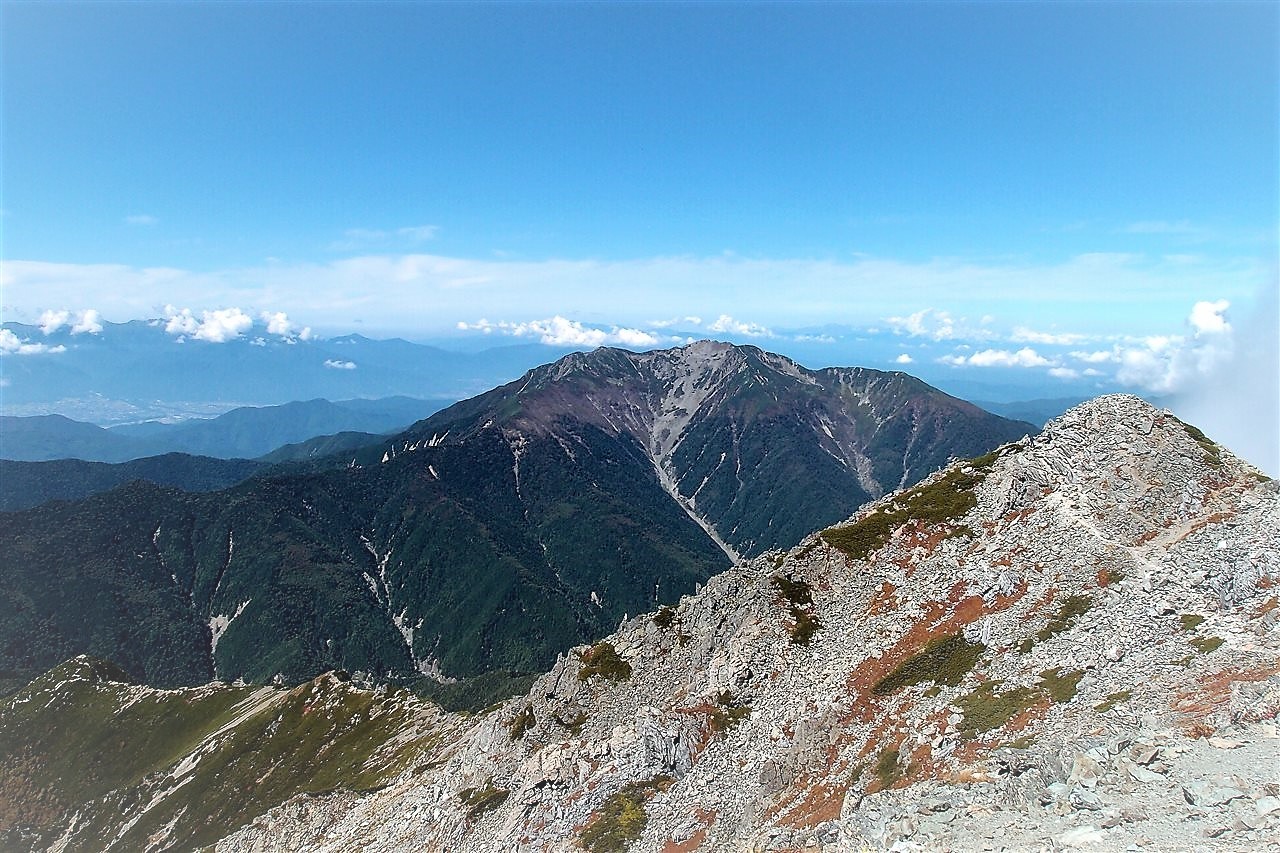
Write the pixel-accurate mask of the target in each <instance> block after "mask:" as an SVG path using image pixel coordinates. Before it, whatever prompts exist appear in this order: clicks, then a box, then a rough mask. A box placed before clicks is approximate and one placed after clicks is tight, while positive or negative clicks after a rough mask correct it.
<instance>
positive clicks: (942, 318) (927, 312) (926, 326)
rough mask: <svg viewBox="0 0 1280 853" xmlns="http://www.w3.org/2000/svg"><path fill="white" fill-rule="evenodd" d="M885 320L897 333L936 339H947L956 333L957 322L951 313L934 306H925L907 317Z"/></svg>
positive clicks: (887, 318)
mask: <svg viewBox="0 0 1280 853" xmlns="http://www.w3.org/2000/svg"><path fill="white" fill-rule="evenodd" d="M885 322H886V323H888V324H889V328H890V329H892V330H893V333H894V334H895V335H910V336H911V337H913V338H921V337H925V338H932V339H933V340H935V341H945V340H947V339H949V338H953V337H955V335H956V324H955V320H953V319H952V317H951V313H950V312H948V311H935V310H934V309H932V308H924V309H922V310H920V311H917V312H915V313H914V314H908V315H907V316H905V317H886V318H885Z"/></svg>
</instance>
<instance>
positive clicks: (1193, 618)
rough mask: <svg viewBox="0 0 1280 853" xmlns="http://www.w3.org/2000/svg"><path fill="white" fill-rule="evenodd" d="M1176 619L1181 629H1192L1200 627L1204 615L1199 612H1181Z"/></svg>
mask: <svg viewBox="0 0 1280 853" xmlns="http://www.w3.org/2000/svg"><path fill="white" fill-rule="evenodd" d="M1178 621H1179V622H1181V623H1182V630H1184V631H1194V630H1195V629H1196V628H1199V627H1200V623H1202V622H1204V617H1203V616H1201V615H1200V614H1199V613H1183V614H1182V615H1181V616H1179V617H1178Z"/></svg>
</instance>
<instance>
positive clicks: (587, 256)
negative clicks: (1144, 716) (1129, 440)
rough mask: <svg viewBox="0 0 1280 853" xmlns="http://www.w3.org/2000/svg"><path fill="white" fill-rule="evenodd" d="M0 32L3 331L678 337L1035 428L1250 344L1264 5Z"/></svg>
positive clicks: (650, 14)
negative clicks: (898, 388)
mask: <svg viewBox="0 0 1280 853" xmlns="http://www.w3.org/2000/svg"><path fill="white" fill-rule="evenodd" d="M0 15H2V16H3V20H2V21H0V23H2V24H3V26H2V27H0V30H2V32H3V35H2V36H0V37H2V38H3V58H2V62H3V80H2V81H0V84H2V89H3V120H4V128H3V133H4V140H3V141H4V146H3V176H2V180H0V208H2V209H3V216H2V217H0V224H2V226H3V246H2V257H3V262H4V270H3V273H2V274H0V275H2V277H3V278H2V280H3V286H4V292H3V312H4V319H5V320H9V321H20V322H27V323H31V322H35V321H37V320H38V319H39V318H40V317H41V316H42V315H43V314H44V313H45V312H47V311H53V312H55V314H54V315H51V316H60V315H59V314H57V312H60V311H67V312H70V314H69V316H71V317H72V318H73V322H74V318H75V317H80V318H83V317H84V315H85V312H86V311H92V312H94V314H93V315H91V319H92V318H93V317H100V318H102V319H104V320H107V321H116V322H120V321H124V320H128V319H134V318H142V317H157V316H165V315H166V313H169V314H171V315H175V316H176V315H177V314H181V312H184V311H187V312H191V315H192V316H194V317H196V318H199V317H201V316H204V312H210V314H209V316H210V317H214V318H225V317H227V316H232V315H228V314H226V313H225V312H228V311H232V310H234V311H237V312H242V313H243V315H244V316H245V317H247V318H250V319H251V320H252V321H253V322H256V323H259V324H265V323H266V322H267V321H266V320H264V319H263V315H264V314H269V315H270V316H275V315H276V314H277V313H279V312H285V313H286V314H287V316H288V317H289V318H290V322H292V323H293V324H294V325H295V326H296V327H297V328H302V327H304V326H310V327H313V328H314V329H316V330H318V331H319V332H321V333H334V334H337V333H343V332H348V331H353V330H358V331H361V332H364V333H365V334H369V335H372V336H382V335H392V334H396V335H401V336H404V337H409V338H413V339H418V340H427V339H442V338H443V339H450V340H453V341H455V342H460V343H470V344H471V345H474V340H485V341H493V342H495V343H496V342H500V341H505V340H508V339H510V340H513V341H514V340H541V341H544V342H546V343H555V344H572V345H582V346H589V345H592V344H594V343H599V342H605V343H622V344H626V345H631V346H634V347H641V346H648V345H661V344H667V343H672V342H675V341H678V340H682V339H684V338H687V337H692V336H702V335H712V336H717V337H727V338H731V339H738V340H750V341H752V342H755V343H759V344H761V345H762V346H765V347H768V348H773V349H778V350H781V351H792V352H801V353H804V354H806V358H807V360H808V361H809V362H811V363H814V362H827V363H832V362H843V363H870V364H871V365H872V366H885V365H886V364H896V365H901V366H904V367H905V366H907V365H912V366H911V367H907V368H906V369H911V370H914V371H916V372H918V373H921V374H922V375H926V376H929V375H937V374H939V373H945V372H947V371H953V372H955V371H959V372H962V373H963V372H966V371H967V372H968V373H972V374H973V375H979V374H981V375H982V376H984V377H986V378H987V379H989V380H990V381H1011V382H1012V381H1015V378H1016V380H1017V381H1020V382H1022V383H1024V384H1028V383H1030V384H1031V385H1041V386H1043V388H1042V390H1043V394H1042V395H1043V396H1054V395H1055V394H1057V393H1059V392H1062V391H1064V389H1068V390H1070V391H1071V392H1072V393H1075V392H1087V391H1089V390H1090V389H1094V388H1097V389H1101V388H1104V387H1132V388H1134V389H1137V390H1143V391H1147V392H1150V393H1169V392H1176V391H1185V390H1187V389H1188V388H1191V387H1193V386H1194V385H1195V384H1196V383H1197V382H1201V383H1202V382H1204V381H1208V380H1207V378H1208V377H1210V376H1211V375H1212V373H1213V371H1214V370H1220V369H1222V366H1223V365H1226V364H1231V363H1232V360H1233V359H1234V360H1235V363H1236V364H1237V365H1238V363H1239V359H1240V358H1241V357H1242V356H1241V355H1240V353H1242V352H1245V351H1249V347H1248V346H1247V345H1246V343H1247V342H1246V343H1240V342H1239V341H1237V339H1236V338H1237V337H1238V334H1239V333H1240V332H1241V330H1243V329H1246V328H1255V327H1256V328H1262V329H1264V330H1265V329H1266V328H1267V327H1268V325H1269V324H1271V328H1272V330H1274V324H1273V319H1274V313H1272V312H1274V307H1273V306H1274V303H1275V300H1274V294H1275V290H1276V287H1277V281H1278V278H1277V261H1276V253H1277V223H1278V221H1280V213H1278V208H1280V201H1278V193H1280V129H1278V127H1277V125H1278V119H1277V117H1278V116H1280V83H1278V81H1280V55H1278V51H1277V47H1276V45H1277V39H1280V7H1278V6H1277V5H1275V4H1273V3H1186V2H1184V3H1124V4H1094V3H1090V4H1076V3H1066V2H1064V3H989V4H983V3H930V4H912V3H846V4H840V3H821V4H747V3H715V4H682V3H666V4H659V3H644V4H568V3H560V4H536V3H533V4H517V5H502V4H492V3H487V4H376V3H361V4H340V3H273V4H212V3H207V4H194V3H188V4H162V3H157V4H142V3H129V4H116V3H94V4H57V3H54V4H19V3H5V4H3V5H0ZM216 312H224V313H216ZM184 316H185V315H184ZM236 316H238V315H236ZM1214 318H1217V319H1214ZM695 320H696V322H695ZM218 322H221V319H219V320H218ZM81 325H82V326H83V327H85V328H92V327H93V325H94V323H93V322H88V323H81ZM1272 337H1274V335H1273V336H1272ZM9 343H10V344H11V346H9V347H8V349H7V350H5V351H6V352H11V353H16V352H19V351H20V350H21V344H22V343H23V342H22V341H18V340H17V339H16V338H15V340H14V341H10V342H9ZM37 343H38V341H27V342H26V344H27V348H26V349H25V350H21V351H22V352H28V353H29V352H36V350H35V349H33V348H32V347H33V346H34V345H35V344H37ZM0 344H3V342H0ZM824 345H825V346H826V349H824ZM3 349H5V347H4V346H0V350H3ZM1073 353H1074V355H1073ZM904 356H905V358H904ZM1266 360H1267V359H1266V358H1264V359H1263V361H1266ZM1269 369H1270V374H1269V377H1264V378H1266V381H1267V382H1269V383H1271V384H1274V372H1275V371H1274V365H1271V366H1270V368H1269ZM999 377H1004V378H1003V379H999Z"/></svg>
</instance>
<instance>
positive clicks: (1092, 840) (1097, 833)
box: [1056, 824, 1105, 847]
mask: <svg viewBox="0 0 1280 853" xmlns="http://www.w3.org/2000/svg"><path fill="white" fill-rule="evenodd" d="M1104 837H1105V835H1104V833H1103V832H1102V829H1101V828H1099V827H1096V826H1093V825H1091V824H1086V825H1085V826H1077V827H1076V828H1075V829H1068V830H1067V831H1066V832H1064V833H1062V834H1061V835H1059V836H1058V837H1057V839H1056V841H1057V842H1058V843H1059V844H1062V845H1065V846H1067V847H1084V846H1086V845H1089V844H1097V843H1099V842H1101V841H1102V840H1103V838H1104Z"/></svg>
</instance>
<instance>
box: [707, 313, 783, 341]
mask: <svg viewBox="0 0 1280 853" xmlns="http://www.w3.org/2000/svg"><path fill="white" fill-rule="evenodd" d="M707 331H709V332H722V333H727V334H731V335H742V336H743V337H746V338H772V337H773V332H771V331H769V329H768V328H767V327H765V326H762V325H760V324H759V323H745V322H741V321H739V320H735V319H733V318H732V317H730V316H729V315H728V314H721V315H720V316H719V318H717V319H716V321H715V322H714V323H712V324H711V325H710V326H707Z"/></svg>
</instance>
